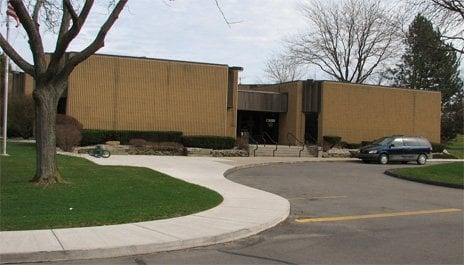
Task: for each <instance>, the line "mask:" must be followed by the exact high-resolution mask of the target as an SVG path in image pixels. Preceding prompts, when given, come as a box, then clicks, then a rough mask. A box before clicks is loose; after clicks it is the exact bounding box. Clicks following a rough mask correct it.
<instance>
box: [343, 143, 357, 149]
mask: <svg viewBox="0 0 464 265" xmlns="http://www.w3.org/2000/svg"><path fill="white" fill-rule="evenodd" d="M340 145H341V146H342V148H346V149H359V148H361V144H351V143H347V142H341V143H340Z"/></svg>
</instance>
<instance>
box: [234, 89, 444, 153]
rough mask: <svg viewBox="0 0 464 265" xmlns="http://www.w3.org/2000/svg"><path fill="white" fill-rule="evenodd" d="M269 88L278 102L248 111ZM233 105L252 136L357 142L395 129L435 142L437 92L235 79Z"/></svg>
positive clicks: (289, 141) (292, 141) (437, 136)
mask: <svg viewBox="0 0 464 265" xmlns="http://www.w3.org/2000/svg"><path fill="white" fill-rule="evenodd" d="M269 93H273V94H271V95H273V97H274V102H282V103H281V105H282V106H284V107H283V108H274V109H265V108H264V109H262V111H261V112H260V114H256V113H255V114H254V115H253V113H254V112H255V111H256V110H257V109H258V108H257V106H262V105H263V102H266V99H265V98H266V97H269V95H270V94H269ZM249 94H255V95H254V97H250V96H249ZM243 103H246V104H243ZM265 105H266V104H265ZM276 105H278V104H275V103H274V104H273V106H276ZM249 106H253V107H254V110H253V111H251V112H250V110H251V108H249ZM238 109H239V110H238V130H246V131H250V134H251V135H252V137H256V138H258V139H257V141H259V139H260V138H261V136H260V135H259V134H261V133H262V131H265V132H266V133H267V134H269V135H270V136H271V138H275V139H278V141H279V143H282V144H296V143H297V141H298V140H299V141H303V140H305V141H309V142H321V141H322V137H323V136H340V137H342V141H345V142H348V143H360V142H361V141H371V140H374V139H377V138H380V137H383V136H388V135H398V134H403V135H417V136H424V137H426V138H428V139H429V140H430V141H432V142H440V117H441V116H440V115H441V94H440V93H439V92H431V91H422V90H412V89H398V88H391V87H384V86H372V85H360V84H351V83H341V82H333V81H313V80H307V81H295V82H288V83H283V84H277V85H241V86H240V87H239V107H238ZM250 113H251V115H253V116H252V119H254V120H260V121H261V123H266V122H268V123H269V124H266V125H267V126H263V127H261V128H258V127H257V124H259V122H258V123H257V122H250V121H249V117H250ZM270 122H272V123H273V124H271V123H270ZM250 126H253V127H252V128H250ZM296 139H298V140H296Z"/></svg>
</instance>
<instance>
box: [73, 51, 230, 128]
mask: <svg viewBox="0 0 464 265" xmlns="http://www.w3.org/2000/svg"><path fill="white" fill-rule="evenodd" d="M227 72H228V67H227V66H222V65H208V64H195V63H184V62H175V61H164V60H151V59H138V58H126V57H113V56H102V55H96V56H92V57H91V58H90V59H89V60H87V61H86V62H85V63H84V64H83V65H82V66H79V67H78V69H76V71H75V72H74V73H73V75H72V78H71V83H70V91H69V94H68V95H69V96H68V97H69V99H68V104H69V109H68V110H69V113H70V115H75V116H76V118H78V119H79V120H80V121H81V122H82V123H83V124H84V126H85V127H86V128H92V129H117V130H147V131H169V130H173V131H183V132H184V134H186V135H225V134H226V126H227V117H226V113H227V108H226V95H227V85H228V83H227V82H228V75H227ZM92 108H93V109H92ZM90 109H92V110H90Z"/></svg>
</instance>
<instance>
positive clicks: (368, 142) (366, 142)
mask: <svg viewBox="0 0 464 265" xmlns="http://www.w3.org/2000/svg"><path fill="white" fill-rule="evenodd" d="M370 144H372V142H371V141H362V142H361V147H363V146H366V145H370Z"/></svg>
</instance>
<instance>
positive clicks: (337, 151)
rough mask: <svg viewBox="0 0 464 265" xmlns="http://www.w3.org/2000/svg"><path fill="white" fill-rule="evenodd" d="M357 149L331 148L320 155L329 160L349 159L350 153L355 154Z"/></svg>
mask: <svg viewBox="0 0 464 265" xmlns="http://www.w3.org/2000/svg"><path fill="white" fill-rule="evenodd" d="M356 151H357V149H341V148H332V149H330V150H328V151H327V152H324V153H323V154H322V157H323V158H331V157H340V158H349V157H351V153H352V152H356Z"/></svg>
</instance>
